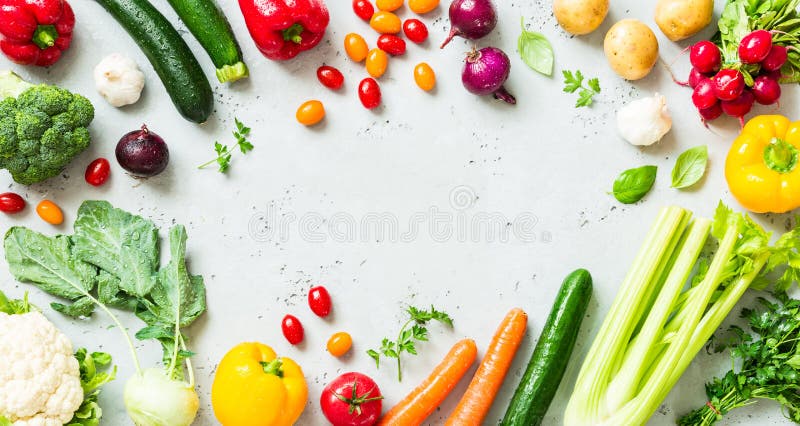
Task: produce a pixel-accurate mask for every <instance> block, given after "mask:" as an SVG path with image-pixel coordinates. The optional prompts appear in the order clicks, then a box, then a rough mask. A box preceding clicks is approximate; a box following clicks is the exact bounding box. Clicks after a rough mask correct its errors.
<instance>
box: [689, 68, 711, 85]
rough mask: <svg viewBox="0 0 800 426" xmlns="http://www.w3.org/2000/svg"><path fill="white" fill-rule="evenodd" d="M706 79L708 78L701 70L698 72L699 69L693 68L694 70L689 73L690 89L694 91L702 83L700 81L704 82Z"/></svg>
mask: <svg viewBox="0 0 800 426" xmlns="http://www.w3.org/2000/svg"><path fill="white" fill-rule="evenodd" d="M704 78H708V77H707V76H706V75H705V74H703V73H701V72H700V70H698V69H697V68H692V70H691V71H689V81H688V84H689V87H691V88H692V89H694V88H695V87H697V84H698V83H700V81H701V80H703V79H704Z"/></svg>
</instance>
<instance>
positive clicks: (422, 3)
mask: <svg viewBox="0 0 800 426" xmlns="http://www.w3.org/2000/svg"><path fill="white" fill-rule="evenodd" d="M438 6H439V0H408V8H409V9H411V11H412V12H414V13H416V14H418V15H422V14H423V13H428V12H430V11H432V10H433V9H436V8H437V7H438Z"/></svg>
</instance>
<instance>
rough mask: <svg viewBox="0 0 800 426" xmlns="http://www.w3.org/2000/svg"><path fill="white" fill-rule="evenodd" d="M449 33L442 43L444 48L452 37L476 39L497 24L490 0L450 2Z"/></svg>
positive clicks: (455, 0)
mask: <svg viewBox="0 0 800 426" xmlns="http://www.w3.org/2000/svg"><path fill="white" fill-rule="evenodd" d="M450 25H451V29H450V34H448V35H447V38H446V39H445V40H444V43H442V45H441V48H442V49H444V47H445V46H447V43H450V41H451V40H453V37H455V36H459V37H464V38H467V39H470V40H477V39H479V38H481V37H484V36H486V35H487V34H489V33H490V32H492V30H493V29H494V27H495V26H496V25H497V13H496V12H495V10H494V5H493V4H492V0H453V2H452V3H450Z"/></svg>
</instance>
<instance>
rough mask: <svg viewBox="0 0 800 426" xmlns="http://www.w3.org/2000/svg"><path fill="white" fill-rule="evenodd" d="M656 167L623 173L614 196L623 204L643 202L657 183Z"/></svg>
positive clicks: (613, 191) (643, 167) (614, 190)
mask: <svg viewBox="0 0 800 426" xmlns="http://www.w3.org/2000/svg"><path fill="white" fill-rule="evenodd" d="M657 171H658V168H657V167H656V166H642V167H637V168H634V169H628V170H625V171H624V172H622V173H621V174H620V175H619V176H618V177H617V179H616V180H614V187H613V190H612V194H613V195H614V198H616V199H617V201H619V202H620V203H623V204H633V203H635V202H637V201H639V200H641V199H642V198H643V197H644V196H645V195H646V194H647V193H648V192H650V189H651V188H652V187H653V183H655V181H656V172H657Z"/></svg>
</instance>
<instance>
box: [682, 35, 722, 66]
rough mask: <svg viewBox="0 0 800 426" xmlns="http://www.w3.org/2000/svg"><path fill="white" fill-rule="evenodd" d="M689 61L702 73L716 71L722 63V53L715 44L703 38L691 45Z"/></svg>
mask: <svg viewBox="0 0 800 426" xmlns="http://www.w3.org/2000/svg"><path fill="white" fill-rule="evenodd" d="M689 62H691V63H692V66H693V67H695V68H697V70H698V71H700V72H701V73H703V74H706V73H710V72H716V71H717V70H719V67H720V64H722V55H721V54H720V52H719V47H717V45H716V44H714V43H712V42H710V41H708V40H703V41H699V42H697V43H695V44H694V45H692V48H691V49H690V50H689Z"/></svg>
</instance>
